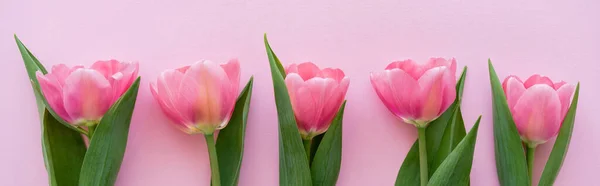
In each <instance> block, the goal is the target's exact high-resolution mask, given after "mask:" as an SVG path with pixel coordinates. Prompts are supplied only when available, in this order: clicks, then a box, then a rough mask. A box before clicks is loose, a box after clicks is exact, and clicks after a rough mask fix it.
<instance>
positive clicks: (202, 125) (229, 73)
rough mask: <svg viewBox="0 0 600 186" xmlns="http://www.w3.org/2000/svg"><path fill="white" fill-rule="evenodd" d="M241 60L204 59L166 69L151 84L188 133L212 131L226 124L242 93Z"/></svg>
mask: <svg viewBox="0 0 600 186" xmlns="http://www.w3.org/2000/svg"><path fill="white" fill-rule="evenodd" d="M239 84H240V64H239V63H238V61H237V59H233V60H230V61H229V62H228V63H226V64H221V65H219V64H216V63H214V62H211V61H208V60H202V61H199V62H196V63H194V64H193V65H191V66H185V67H182V68H179V69H174V70H166V71H164V72H162V73H161V74H160V76H159V77H158V79H157V81H156V83H151V84H150V90H151V92H152V95H153V96H154V98H155V99H156V101H157V102H158V103H159V105H160V107H161V109H162V111H163V112H164V113H165V114H166V115H167V117H169V118H170V119H171V120H172V121H173V122H174V123H175V124H176V126H177V127H178V128H179V129H181V130H182V131H184V132H186V133H188V134H197V133H203V134H207V135H208V134H213V133H214V131H215V130H219V129H222V128H224V127H225V126H226V125H227V123H228V122H229V119H230V118H231V114H232V112H233V108H234V106H235V101H236V99H237V97H238V94H239Z"/></svg>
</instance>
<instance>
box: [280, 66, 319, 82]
mask: <svg viewBox="0 0 600 186" xmlns="http://www.w3.org/2000/svg"><path fill="white" fill-rule="evenodd" d="M296 68H297V70H298V74H299V75H300V77H302V79H304V81H307V80H309V79H311V78H314V77H323V73H322V72H321V70H320V69H319V67H317V65H315V64H313V63H311V62H305V63H300V64H299V65H298V66H297V67H296ZM289 69H290V70H291V71H293V70H294V68H292V65H290V67H289ZM288 74H289V73H288Z"/></svg>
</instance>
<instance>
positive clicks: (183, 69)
mask: <svg viewBox="0 0 600 186" xmlns="http://www.w3.org/2000/svg"><path fill="white" fill-rule="evenodd" d="M188 69H190V66H189V65H188V66H184V67H181V68H178V69H175V70H177V71H179V72H181V73H183V74H185V72H187V70H188Z"/></svg>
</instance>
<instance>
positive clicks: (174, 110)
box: [150, 70, 193, 126]
mask: <svg viewBox="0 0 600 186" xmlns="http://www.w3.org/2000/svg"><path fill="white" fill-rule="evenodd" d="M182 81H183V74H182V73H181V72H179V71H177V70H166V71H164V72H162V73H161V74H160V76H159V77H158V80H157V82H156V84H150V86H151V89H150V90H152V94H153V95H154V98H155V99H156V100H157V101H158V102H159V104H160V106H161V108H162V110H163V112H165V114H166V115H167V117H169V118H170V119H171V120H173V122H175V123H176V124H179V125H182V126H189V125H193V112H192V110H191V105H185V104H181V103H182V101H181V99H183V98H182V95H181V93H180V85H181V84H182Z"/></svg>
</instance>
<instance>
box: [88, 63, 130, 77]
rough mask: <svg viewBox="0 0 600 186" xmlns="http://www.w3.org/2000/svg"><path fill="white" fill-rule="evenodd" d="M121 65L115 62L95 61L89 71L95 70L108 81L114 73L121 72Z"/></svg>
mask: <svg viewBox="0 0 600 186" xmlns="http://www.w3.org/2000/svg"><path fill="white" fill-rule="evenodd" d="M122 68H123V65H121V63H120V62H119V61H117V60H114V59H112V60H108V61H96V62H95V63H94V64H93V65H92V67H91V69H94V70H97V71H98V72H100V74H102V75H103V76H104V77H105V78H106V79H109V78H110V77H111V76H113V75H114V74H115V73H117V72H119V71H121V69H122Z"/></svg>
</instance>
